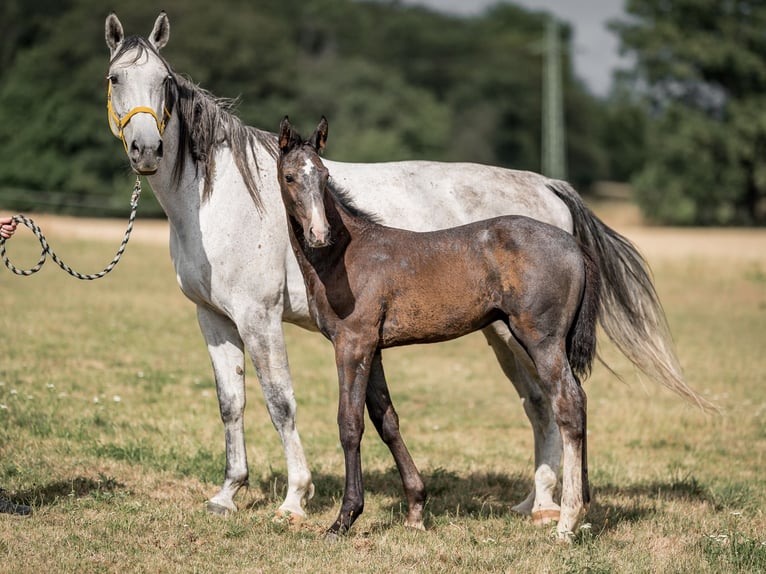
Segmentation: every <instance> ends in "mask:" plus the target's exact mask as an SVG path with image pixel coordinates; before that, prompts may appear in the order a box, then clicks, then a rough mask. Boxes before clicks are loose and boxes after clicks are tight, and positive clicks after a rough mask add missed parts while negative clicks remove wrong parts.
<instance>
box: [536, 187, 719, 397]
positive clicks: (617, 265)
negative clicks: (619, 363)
mask: <svg viewBox="0 0 766 574" xmlns="http://www.w3.org/2000/svg"><path fill="white" fill-rule="evenodd" d="M546 185H547V187H548V189H550V190H551V191H552V192H553V193H555V194H556V196H558V197H559V198H560V199H561V200H562V201H563V202H564V203H565V204H566V205H567V207H568V208H569V211H570V212H571V214H572V220H573V223H574V236H575V237H576V238H577V239H578V240H579V241H580V242H581V243H582V244H583V245H585V246H586V247H587V249H588V250H589V251H590V252H591V253H592V254H593V255H594V256H595V259H596V261H597V263H598V266H599V270H600V274H601V302H600V312H599V313H598V315H599V319H600V322H601V327H602V328H603V329H604V332H605V333H606V334H607V336H608V337H609V338H610V339H611V340H612V341H613V342H614V344H615V345H617V348H618V349H620V351H621V352H622V353H623V354H624V355H625V356H626V357H627V358H628V359H629V360H630V361H631V362H632V363H633V364H634V365H635V366H636V367H638V368H639V369H640V370H641V371H642V372H643V373H645V374H646V375H647V376H649V377H650V378H651V379H653V380H655V381H656V382H658V383H660V384H661V385H663V386H664V387H667V388H668V389H670V390H671V391H673V392H674V393H676V394H678V395H680V396H681V397H683V398H684V399H686V400H687V401H689V402H691V403H693V404H696V405H697V406H699V407H700V408H702V409H704V410H707V411H716V412H717V411H719V408H718V407H717V406H716V405H714V404H713V403H711V402H710V401H708V400H707V399H705V398H704V397H703V396H702V395H700V394H699V393H697V392H696V391H695V390H694V389H692V388H691V387H690V386H689V385H688V384H687V383H686V381H684V377H683V373H682V371H681V367H680V365H679V362H678V357H677V356H676V352H675V348H674V345H673V339H672V337H671V335H670V329H669V328H668V323H667V319H666V318H665V312H664V310H663V309H662V304H661V303H660V300H659V297H658V296H657V292H656V291H655V289H654V283H653V281H652V275H651V271H650V270H649V265H648V264H647V262H646V261H645V260H644V258H643V257H642V256H641V254H640V253H639V252H638V251H637V250H636V248H635V247H634V246H633V244H632V243H631V242H630V241H629V240H628V239H626V238H625V237H623V236H622V235H620V234H619V233H617V232H616V231H614V230H613V229H611V228H610V227H609V226H608V225H606V224H605V223H604V222H603V221H601V220H600V219H599V218H598V217H597V216H596V215H595V214H594V213H593V212H592V211H591V210H590V209H588V206H586V205H585V203H584V202H583V200H582V198H581V197H580V196H579V194H578V193H577V192H576V191H575V190H574V189H573V188H572V186H571V185H569V184H568V183H567V182H565V181H559V180H549V181H548V183H547V184H546Z"/></svg>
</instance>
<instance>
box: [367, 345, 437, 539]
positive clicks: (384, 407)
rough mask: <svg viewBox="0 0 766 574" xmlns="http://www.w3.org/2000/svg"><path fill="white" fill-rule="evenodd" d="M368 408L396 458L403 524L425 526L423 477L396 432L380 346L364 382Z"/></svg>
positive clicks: (397, 427)
mask: <svg viewBox="0 0 766 574" xmlns="http://www.w3.org/2000/svg"><path fill="white" fill-rule="evenodd" d="M367 412H368V413H369V415H370V420H371V421H372V423H373V424H374V425H375V430H377V431H378V434H379V435H380V438H381V439H382V440H383V442H384V443H385V444H386V446H388V449H389V450H390V451H391V454H392V455H393V457H394V460H395V461H396V467H397V468H398V469H399V475H400V476H401V478H402V486H403V487H404V493H405V495H406V496H407V505H408V512H407V521H406V523H405V524H406V525H407V526H409V527H410V528H416V529H419V530H425V527H424V526H423V506H424V505H425V502H426V488H425V484H424V483H423V477H422V476H421V475H420V472H418V469H417V467H416V466H415V462H414V461H413V460H412V456H411V455H410V452H409V451H408V450H407V445H405V444H404V439H402V435H401V434H400V433H399V416H398V415H397V414H396V410H394V405H393V403H392V402H391V395H390V394H389V391H388V384H387V383H386V375H385V373H384V372H383V362H382V360H381V355H380V350H378V351H377V352H376V353H375V355H374V356H373V359H372V369H371V372H370V380H369V383H368V385H367Z"/></svg>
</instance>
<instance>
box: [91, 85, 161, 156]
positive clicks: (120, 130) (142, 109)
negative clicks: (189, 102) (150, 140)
mask: <svg viewBox="0 0 766 574" xmlns="http://www.w3.org/2000/svg"><path fill="white" fill-rule="evenodd" d="M162 112H163V113H162V120H160V118H159V117H158V116H157V112H155V111H154V110H153V109H152V108H149V107H147V106H138V107H135V108H133V109H132V110H130V111H129V112H128V113H127V114H125V115H124V116H122V118H120V116H118V115H117V113H116V112H115V111H114V107H113V106H112V82H111V81H110V82H109V88H108V89H107V92H106V113H107V117H108V118H109V128H110V129H111V130H112V133H113V134H114V136H115V137H118V138H120V139H121V140H122V145H123V146H125V153H128V142H127V141H126V140H125V134H124V130H125V126H127V125H128V122H129V121H130V120H131V118H132V117H133V116H135V115H136V114H149V115H150V116H152V117H153V118H154V122H155V123H156V124H157V130H159V132H160V135H162V134H163V132H164V131H165V125H166V124H167V121H168V120H169V119H170V112H169V111H168V108H167V107H165V104H164V103H163V105H162Z"/></svg>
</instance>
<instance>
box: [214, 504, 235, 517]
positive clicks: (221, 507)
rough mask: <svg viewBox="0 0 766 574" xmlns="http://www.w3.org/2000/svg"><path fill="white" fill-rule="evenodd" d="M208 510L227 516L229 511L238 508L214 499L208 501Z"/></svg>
mask: <svg viewBox="0 0 766 574" xmlns="http://www.w3.org/2000/svg"><path fill="white" fill-rule="evenodd" d="M207 511H208V512H211V513H213V514H217V515H218V516H226V515H227V514H229V513H232V512H236V511H237V508H236V507H234V508H229V507H227V506H224V505H223V504H218V503H217V502H213V501H212V500H208V501H207Z"/></svg>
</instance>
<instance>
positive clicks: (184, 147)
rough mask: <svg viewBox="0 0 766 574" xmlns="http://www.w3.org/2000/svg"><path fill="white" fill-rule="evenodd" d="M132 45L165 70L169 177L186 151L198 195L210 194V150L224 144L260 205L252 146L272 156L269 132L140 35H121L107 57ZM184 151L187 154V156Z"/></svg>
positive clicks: (274, 141)
mask: <svg viewBox="0 0 766 574" xmlns="http://www.w3.org/2000/svg"><path fill="white" fill-rule="evenodd" d="M131 49H136V50H137V55H136V59H138V58H140V57H141V56H142V55H143V54H144V51H146V50H148V51H150V52H151V53H153V54H154V55H156V56H157V57H158V58H159V59H160V60H161V61H162V63H163V64H164V66H165V68H166V69H167V71H168V77H169V78H170V80H171V81H169V82H168V86H167V90H168V93H167V95H166V102H167V107H168V110H169V111H170V113H171V115H172V114H176V115H177V116H178V118H179V120H180V131H181V133H180V137H179V153H178V157H177V160H176V165H175V166H174V168H173V180H174V183H177V182H178V181H179V179H180V177H181V175H182V174H183V172H184V169H185V168H186V161H187V157H188V156H191V158H192V161H193V162H194V165H195V167H196V169H197V170H200V169H201V170H202V175H203V177H204V179H205V186H204V190H203V198H207V197H209V196H210V194H211V193H212V190H213V183H212V182H213V179H214V177H215V152H216V150H217V149H218V147H219V146H223V145H228V146H229V147H230V149H231V153H232V155H233V157H234V163H235V165H236V166H237V169H238V170H239V172H240V174H241V175H242V179H243V181H244V183H245V186H246V187H247V190H248V191H249V192H250V195H251V197H252V198H253V201H254V202H255V204H256V206H257V207H258V208H259V209H263V204H262V202H261V198H260V194H259V191H258V186H257V183H256V176H257V174H258V171H259V166H258V162H257V159H256V154H255V146H256V145H260V146H262V147H263V148H264V149H265V150H266V151H267V152H268V154H269V155H270V156H272V157H273V158H274V159H276V157H277V155H278V153H279V148H278V147H277V138H276V136H275V135H274V134H272V133H269V132H265V131H263V130H259V129H257V128H254V127H251V126H247V125H245V124H243V123H242V120H240V119H239V118H238V117H237V116H235V115H234V114H233V112H232V110H233V108H234V105H235V104H236V100H231V99H226V98H216V97H215V96H213V95H212V94H210V93H209V92H208V91H206V90H204V89H202V88H200V87H199V86H198V85H196V84H194V83H193V82H192V81H191V80H189V79H188V78H186V77H184V76H181V75H180V74H177V73H176V72H175V71H173V69H172V68H171V67H170V64H168V62H167V60H165V58H163V57H162V55H161V54H160V53H159V52H158V51H157V50H156V49H155V48H154V46H152V45H151V44H150V43H149V42H147V41H146V40H145V39H144V38H141V37H139V36H130V37H128V38H126V39H125V41H124V42H123V44H122V46H121V47H120V50H119V51H118V52H117V54H115V56H114V58H112V62H113V61H114V60H116V59H117V58H119V57H120V56H122V55H123V54H124V53H126V52H127V51H129V50H131ZM248 150H249V152H250V156H251V157H252V160H253V162H254V163H255V170H256V173H255V174H254V173H253V170H252V169H251V168H250V162H249V161H248V160H249V158H248ZM187 153H188V156H187Z"/></svg>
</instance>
